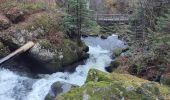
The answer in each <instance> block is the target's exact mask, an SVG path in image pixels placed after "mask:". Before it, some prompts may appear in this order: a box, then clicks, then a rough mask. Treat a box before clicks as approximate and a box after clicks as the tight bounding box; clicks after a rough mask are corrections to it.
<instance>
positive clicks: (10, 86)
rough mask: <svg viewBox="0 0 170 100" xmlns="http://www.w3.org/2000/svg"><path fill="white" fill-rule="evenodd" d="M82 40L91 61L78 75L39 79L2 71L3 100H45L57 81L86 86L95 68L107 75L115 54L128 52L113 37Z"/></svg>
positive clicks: (0, 95)
mask: <svg viewBox="0 0 170 100" xmlns="http://www.w3.org/2000/svg"><path fill="white" fill-rule="evenodd" d="M82 40H83V41H84V42H85V43H86V45H88V46H89V52H88V53H89V54H90V57H89V58H88V59H87V60H86V62H85V64H84V65H79V66H77V68H76V70H75V72H73V73H69V72H56V73H54V74H40V75H38V77H39V78H38V79H37V78H31V77H28V76H27V75H21V74H18V72H14V71H10V70H9V69H5V68H1V69H0V100H44V98H45V96H46V94H47V93H48V92H49V90H50V88H51V85H52V84H53V83H54V82H57V81H63V82H67V83H70V84H75V85H79V86H82V85H83V84H84V82H85V80H86V78H87V75H88V71H89V69H91V68H95V69H98V70H101V71H105V67H107V66H108V65H109V64H110V62H111V61H112V59H111V51H113V50H114V49H116V48H124V47H125V45H124V42H122V41H121V40H119V39H118V36H116V35H112V36H110V37H108V38H107V39H105V40H103V39H101V38H99V37H86V38H82Z"/></svg>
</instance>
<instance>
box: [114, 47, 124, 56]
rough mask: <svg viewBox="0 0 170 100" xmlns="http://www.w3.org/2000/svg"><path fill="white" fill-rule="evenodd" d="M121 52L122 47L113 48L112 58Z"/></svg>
mask: <svg viewBox="0 0 170 100" xmlns="http://www.w3.org/2000/svg"><path fill="white" fill-rule="evenodd" d="M121 53H122V49H121V48H118V49H115V50H114V51H113V54H112V58H115V57H118V56H120V55H121Z"/></svg>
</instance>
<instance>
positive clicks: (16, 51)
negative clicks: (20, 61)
mask: <svg viewBox="0 0 170 100" xmlns="http://www.w3.org/2000/svg"><path fill="white" fill-rule="evenodd" d="M33 46H34V42H32V41H29V42H28V43H26V44H25V45H23V46H22V47H20V48H19V49H17V50H15V51H14V52H12V53H11V54H9V55H8V56H6V57H4V58H2V59H0V65H1V64H2V63H4V62H6V61H8V60H9V59H11V58H13V57H15V56H17V55H19V54H21V53H24V52H26V51H28V50H29V49H30V48H32V47H33Z"/></svg>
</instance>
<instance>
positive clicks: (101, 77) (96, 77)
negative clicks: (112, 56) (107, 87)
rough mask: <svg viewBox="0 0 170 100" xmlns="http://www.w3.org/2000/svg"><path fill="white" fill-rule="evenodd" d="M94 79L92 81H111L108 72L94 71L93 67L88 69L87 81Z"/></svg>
mask: <svg viewBox="0 0 170 100" xmlns="http://www.w3.org/2000/svg"><path fill="white" fill-rule="evenodd" d="M90 81H94V82H100V81H106V82H111V81H112V78H111V76H110V74H109V73H103V72H99V71H96V70H95V69H91V70H90V71H89V74H88V77H87V80H86V83H87V82H90Z"/></svg>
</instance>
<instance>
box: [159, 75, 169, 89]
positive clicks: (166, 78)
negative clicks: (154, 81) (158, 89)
mask: <svg viewBox="0 0 170 100" xmlns="http://www.w3.org/2000/svg"><path fill="white" fill-rule="evenodd" d="M160 82H161V83H162V84H165V85H168V86H170V73H167V74H164V75H162V76H161V79H160Z"/></svg>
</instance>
